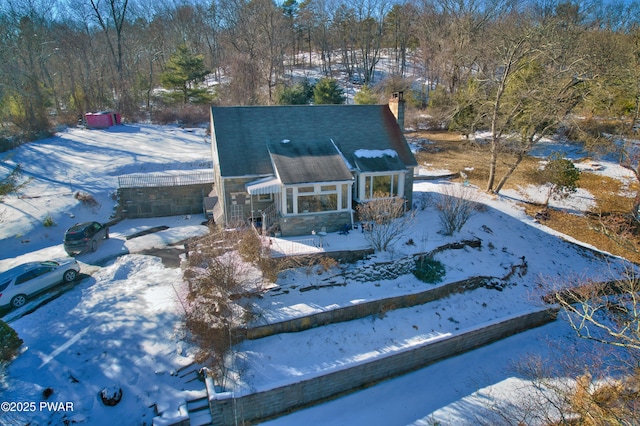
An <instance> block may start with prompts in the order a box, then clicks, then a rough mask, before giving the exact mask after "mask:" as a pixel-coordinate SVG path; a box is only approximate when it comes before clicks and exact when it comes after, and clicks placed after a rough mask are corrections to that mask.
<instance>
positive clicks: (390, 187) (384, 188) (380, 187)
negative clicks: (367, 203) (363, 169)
mask: <svg viewBox="0 0 640 426" xmlns="http://www.w3.org/2000/svg"><path fill="white" fill-rule="evenodd" d="M360 185H361V189H360V194H359V195H360V196H359V197H358V198H359V199H361V200H371V199H374V198H386V197H402V196H403V195H404V194H403V191H404V174H402V173H393V174H376V175H361V176H360Z"/></svg>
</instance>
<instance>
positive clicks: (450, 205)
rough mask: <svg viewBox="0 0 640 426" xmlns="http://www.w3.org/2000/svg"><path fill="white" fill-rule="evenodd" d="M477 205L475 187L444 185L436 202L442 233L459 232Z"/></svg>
mask: <svg viewBox="0 0 640 426" xmlns="http://www.w3.org/2000/svg"><path fill="white" fill-rule="evenodd" d="M478 206H479V204H478V203H477V202H476V197H475V189H473V188H471V187H469V186H451V185H446V186H444V187H443V190H442V194H441V195H440V198H439V200H438V201H437V202H436V209H438V217H439V218H440V224H441V225H442V230H443V233H444V235H453V234H454V233H456V232H460V230H461V229H462V227H463V226H464V225H465V223H467V221H468V220H469V219H470V218H471V216H473V215H474V214H475V213H476V212H477V210H478Z"/></svg>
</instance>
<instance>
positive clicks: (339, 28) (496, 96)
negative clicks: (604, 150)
mask: <svg viewBox="0 0 640 426" xmlns="http://www.w3.org/2000/svg"><path fill="white" fill-rule="evenodd" d="M638 12H640V7H639V6H638V5H637V4H636V3H635V2H628V3H624V2H622V3H613V2H604V1H603V0H593V1H583V2H575V1H571V0H559V1H558V0H530V1H528V0H466V1H463V0H407V1H391V0H354V1H351V2H340V1H334V0H303V1H301V2H298V1H296V0H285V1H284V2H282V3H280V2H274V1H272V0H228V1H218V0H211V1H205V0H191V1H188V0H176V1H171V0H165V1H159V2H143V1H140V0H52V1H51V0H50V1H44V0H8V1H6V2H3V5H0V81H1V82H2V83H1V84H0V125H1V126H2V128H1V130H2V132H3V134H4V135H7V134H9V135H16V134H20V135H23V136H24V137H26V138H29V137H37V136H38V135H39V134H43V133H46V132H47V131H48V130H49V129H50V128H51V126H52V125H54V124H58V123H66V124H73V123H74V122H75V121H76V120H77V118H78V116H79V115H81V114H82V113H84V112H87V111H96V110H104V109H116V110H117V111H118V112H120V113H121V114H122V116H123V118H124V119H125V120H129V121H136V120H141V119H149V118H151V119H153V118H154V114H155V115H159V114H160V112H161V111H163V110H166V109H167V108H169V109H171V108H174V109H175V108H179V107H180V108H181V106H180V105H182V106H184V105H185V104H186V105H193V104H196V105H197V104H205V105H208V104H211V103H213V102H215V103H218V104H222V105H257V104H263V105H268V104H276V103H287V102H289V103H291V102H296V103H298V102H310V101H312V100H313V98H314V97H313V96H312V95H309V93H312V92H309V87H307V86H305V84H307V85H308V82H300V81H299V80H295V79H294V78H293V76H294V70H300V69H302V70H305V69H310V68H311V67H315V66H319V67H320V68H321V71H322V73H323V74H324V75H325V76H326V77H327V78H329V79H333V78H335V77H336V76H338V75H342V76H346V77H347V78H349V79H355V80H354V81H358V82H361V83H364V85H365V90H364V91H363V93H365V94H366V93H368V92H367V91H368V90H370V89H371V88H372V87H374V86H373V83H376V86H375V87H376V89H377V90H379V88H380V87H384V88H386V90H405V92H406V93H407V94H408V95H409V96H408V97H407V99H408V100H409V102H410V106H411V107H416V108H425V107H429V108H431V113H432V115H434V116H435V117H436V118H438V119H439V120H440V121H441V122H443V123H445V124H446V125H450V126H451V128H453V129H456V130H461V131H464V132H470V131H473V130H476V129H481V128H484V129H490V130H491V132H492V135H494V143H495V144H497V143H498V141H499V140H500V139H501V135H503V134H504V133H505V132H513V130H514V129H517V131H518V133H519V134H521V141H520V142H519V143H518V144H516V145H517V146H512V147H511V148H512V149H513V150H514V152H515V153H516V154H518V153H522V152H525V151H526V148H527V146H529V145H530V144H532V143H535V141H536V140H537V139H538V138H539V137H541V136H543V135H544V134H545V133H546V132H548V131H550V130H552V129H555V128H557V126H558V125H559V124H560V123H561V122H562V121H563V120H564V119H565V118H566V117H567V116H568V115H570V114H571V113H573V112H575V110H576V108H578V107H579V108H580V111H581V112H585V113H588V114H590V115H594V116H595V115H598V116H606V117H608V118H609V117H611V118H615V119H616V120H624V122H625V125H627V126H628V127H629V128H631V126H632V123H633V122H634V121H637V119H638V103H639V101H638V99H640V78H639V77H640V30H639V27H638V17H639V16H640V13H638ZM383 57H385V58H387V59H390V60H391V66H390V68H389V69H387V70H386V73H385V74H384V81H382V82H381V73H380V61H381V59H382V58H383ZM416 82H422V83H423V84H416ZM161 87H164V88H165V89H167V90H168V91H164V92H163V91H159V90H157V89H158V88H161ZM320 98H321V97H320ZM331 98H332V99H334V100H333V101H335V102H340V101H341V100H343V99H344V98H343V97H341V96H332V97H331ZM362 98H366V99H365V100H361V101H362V102H374V101H376V98H375V96H373V97H371V96H362V95H361V99H362ZM192 111H193V110H192ZM497 151H498V147H497V146H496V152H497ZM488 186H489V188H488V189H493V187H494V186H497V187H498V189H499V187H500V182H497V184H496V183H493V181H492V180H490V183H489V185H488Z"/></svg>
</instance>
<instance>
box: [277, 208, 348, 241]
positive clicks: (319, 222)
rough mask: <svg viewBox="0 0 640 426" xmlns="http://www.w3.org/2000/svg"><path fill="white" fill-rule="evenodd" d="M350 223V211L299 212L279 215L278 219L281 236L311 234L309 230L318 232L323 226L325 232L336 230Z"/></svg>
mask: <svg viewBox="0 0 640 426" xmlns="http://www.w3.org/2000/svg"><path fill="white" fill-rule="evenodd" d="M347 224H351V212H350V211H340V212H323V213H318V214H312V213H308V214H301V215H297V216H287V217H284V218H283V217H281V218H280V220H279V225H280V230H281V231H282V236H284V237H289V236H295V235H311V231H312V230H314V231H316V232H319V231H320V230H321V229H322V228H323V227H324V228H325V230H326V231H327V232H337V231H338V230H339V229H340V228H342V227H343V226H344V225H347Z"/></svg>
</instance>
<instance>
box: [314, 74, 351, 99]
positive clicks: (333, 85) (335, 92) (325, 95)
mask: <svg viewBox="0 0 640 426" xmlns="http://www.w3.org/2000/svg"><path fill="white" fill-rule="evenodd" d="M344 101H345V96H344V91H343V90H342V88H341V87H340V86H338V82H337V81H336V80H335V79H333V78H326V77H325V78H322V79H320V80H319V81H318V83H316V86H315V88H314V89H313V102H314V103H315V104H316V105H323V104H325V105H326V104H343V103H344Z"/></svg>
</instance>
